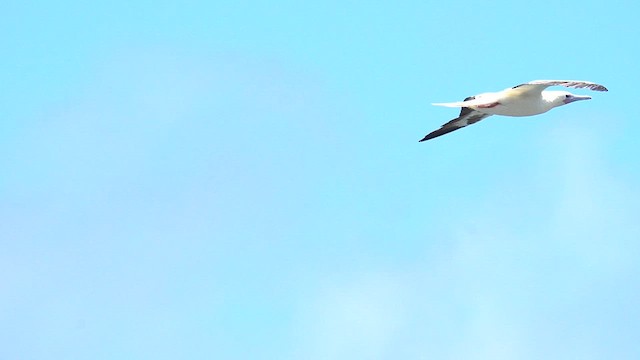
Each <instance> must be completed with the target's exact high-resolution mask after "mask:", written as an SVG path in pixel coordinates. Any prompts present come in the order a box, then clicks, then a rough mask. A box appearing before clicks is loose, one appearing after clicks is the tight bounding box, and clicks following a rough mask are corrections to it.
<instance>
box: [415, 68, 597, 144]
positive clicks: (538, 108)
mask: <svg viewBox="0 0 640 360" xmlns="http://www.w3.org/2000/svg"><path fill="white" fill-rule="evenodd" d="M555 85H558V86H564V87H570V88H587V89H590V90H594V91H608V90H607V88H606V87H604V86H602V85H599V84H596V83H592V82H589V81H576V80H534V81H530V82H528V83H525V84H520V85H517V86H514V87H511V88H508V89H504V90H502V91H499V92H493V93H483V94H478V95H475V96H470V97H468V98H466V99H464V100H463V101H458V102H451V103H437V104H433V105H436V106H446V107H460V108H462V110H461V111H460V116H458V117H457V118H455V119H453V120H451V121H449V122H448V123H446V124H444V125H442V127H441V128H440V129H438V130H435V131H433V132H431V133H429V134H427V135H426V136H425V137H424V138H422V140H420V141H425V140H429V139H433V138H435V137H438V136H441V135H444V134H448V133H450V132H452V131H454V130H458V129H461V128H463V127H465V126H467V125H471V124H475V123H476V122H478V121H480V120H482V119H484V118H487V117H489V116H491V115H503V116H531V115H538V114H542V113H545V112H547V111H549V110H551V109H553V108H554V107H558V106H562V105H566V104H569V103H572V102H574V101H578V100H588V99H591V97H590V96H584V95H574V94H571V93H569V92H567V91H546V90H545V89H546V88H548V87H549V86H555Z"/></svg>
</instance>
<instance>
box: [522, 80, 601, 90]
mask: <svg viewBox="0 0 640 360" xmlns="http://www.w3.org/2000/svg"><path fill="white" fill-rule="evenodd" d="M549 86H564V87H568V88H576V89H583V88H587V89H590V90H593V91H609V90H607V88H606V87H604V86H602V85H600V84H596V83H593V82H590V81H579V80H534V81H529V82H528V83H525V84H520V85H516V86H514V87H512V89H519V90H524V91H542V90H544V89H546V88H548V87H549Z"/></svg>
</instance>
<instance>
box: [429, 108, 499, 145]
mask: <svg viewBox="0 0 640 360" xmlns="http://www.w3.org/2000/svg"><path fill="white" fill-rule="evenodd" d="M467 99H468V98H467ZM489 116H491V115H489V114H485V113H483V112H480V111H476V110H473V109H470V108H468V107H463V108H462V110H460V116H458V117H457V118H455V119H453V120H451V121H449V122H448V123H446V124H444V125H442V126H441V127H440V129H438V130H436V131H432V132H430V133H429V134H427V135H426V136H425V137H424V138H422V140H420V141H426V140H429V139H433V138H436V137H438V136H441V135H444V134H448V133H450V132H452V131H455V130H458V129H462V128H463V127H465V126H468V125H471V124H475V123H477V122H478V121H480V120H482V119H484V118H486V117H489Z"/></svg>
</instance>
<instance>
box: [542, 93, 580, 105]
mask: <svg viewBox="0 0 640 360" xmlns="http://www.w3.org/2000/svg"><path fill="white" fill-rule="evenodd" d="M545 93H547V94H545V95H547V96H548V101H550V102H552V103H553V104H555V106H562V105H566V104H570V103H572V102H574V101H580V100H589V99H591V96H587V95H574V94H572V93H570V92H568V91H545Z"/></svg>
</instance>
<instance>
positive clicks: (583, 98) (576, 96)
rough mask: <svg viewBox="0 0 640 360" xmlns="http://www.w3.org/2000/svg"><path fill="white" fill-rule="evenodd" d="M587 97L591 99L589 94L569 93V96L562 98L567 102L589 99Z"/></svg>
mask: <svg viewBox="0 0 640 360" xmlns="http://www.w3.org/2000/svg"><path fill="white" fill-rule="evenodd" d="M589 99H591V96H588V95H571V96H570V97H568V98H566V99H564V103H565V104H569V103H572V102H574V101H580V100H589Z"/></svg>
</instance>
